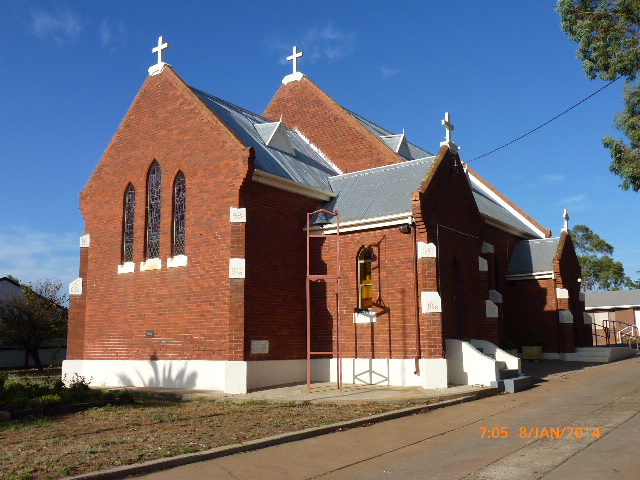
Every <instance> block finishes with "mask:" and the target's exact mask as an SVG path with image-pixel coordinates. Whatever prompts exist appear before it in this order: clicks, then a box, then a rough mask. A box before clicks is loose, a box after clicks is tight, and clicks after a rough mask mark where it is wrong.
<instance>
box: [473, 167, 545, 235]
mask: <svg viewBox="0 0 640 480" xmlns="http://www.w3.org/2000/svg"><path fill="white" fill-rule="evenodd" d="M467 177H468V178H469V179H470V180H471V181H472V182H473V183H474V184H475V185H476V186H477V187H478V188H479V189H480V190H482V191H483V193H484V194H485V195H487V196H489V197H490V198H491V199H492V200H493V201H494V202H496V203H498V204H499V205H501V206H502V207H504V208H505V209H507V210H508V211H509V213H511V214H512V215H514V216H515V217H517V218H518V219H519V220H520V221H521V222H522V223H524V224H525V225H526V226H528V227H529V228H530V229H531V230H533V231H534V232H537V233H538V234H539V235H540V238H545V237H546V235H545V232H543V231H542V230H540V229H539V228H538V227H536V226H535V225H534V224H533V223H531V222H530V221H529V220H527V219H526V218H525V217H524V215H522V214H521V213H520V212H518V211H517V210H516V209H515V208H513V207H512V206H511V205H509V204H508V203H507V202H505V201H504V200H503V199H502V198H500V196H498V195H497V194H496V193H495V192H494V191H493V190H491V189H490V188H489V187H487V186H486V185H485V184H484V183H482V182H481V181H480V180H478V179H477V178H476V177H474V176H473V174H471V173H469V172H467ZM483 216H484V215H483ZM485 218H487V219H489V218H490V217H485ZM491 220H494V221H495V222H496V223H497V224H501V225H504V224H502V222H498V221H497V220H495V219H491ZM495 226H498V225H495ZM507 227H508V228H511V229H513V230H518V229H516V228H514V227H511V226H510V225H509V226H507ZM502 229H504V226H503V227H502ZM521 233H526V234H527V236H530V235H531V234H530V233H529V232H521Z"/></svg>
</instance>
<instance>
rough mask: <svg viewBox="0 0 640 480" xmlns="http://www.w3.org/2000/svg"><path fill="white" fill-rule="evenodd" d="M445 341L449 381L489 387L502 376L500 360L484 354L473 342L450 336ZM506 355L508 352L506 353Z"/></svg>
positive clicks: (455, 383) (456, 383)
mask: <svg viewBox="0 0 640 480" xmlns="http://www.w3.org/2000/svg"><path fill="white" fill-rule="evenodd" d="M445 343H446V349H447V375H448V380H449V383H451V384H453V385H484V386H487V387H488V386H490V385H491V382H495V381H496V380H498V379H499V378H500V365H499V364H498V362H497V361H496V360H494V359H493V358H489V357H487V356H486V355H484V354H482V353H481V352H480V351H478V350H477V349H476V347H474V346H473V345H471V343H469V342H464V341H462V340H455V339H450V338H448V339H446V340H445ZM486 343H489V342H486ZM488 353H489V352H488ZM505 355H507V354H506V353H505Z"/></svg>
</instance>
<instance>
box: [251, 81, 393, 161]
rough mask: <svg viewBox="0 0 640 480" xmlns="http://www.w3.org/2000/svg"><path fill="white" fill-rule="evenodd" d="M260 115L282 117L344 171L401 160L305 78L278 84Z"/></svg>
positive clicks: (289, 125) (276, 118) (273, 118)
mask: <svg viewBox="0 0 640 480" xmlns="http://www.w3.org/2000/svg"><path fill="white" fill-rule="evenodd" d="M263 115H264V116H265V117H267V118H270V119H272V120H273V121H276V120H279V119H280V116H282V119H283V121H284V123H285V124H286V125H287V127H288V128H291V129H294V130H299V131H300V132H301V133H302V134H303V135H304V136H305V137H307V138H309V139H310V140H311V142H313V143H314V144H315V145H316V146H317V147H318V148H320V150H322V152H323V153H324V154H325V155H327V156H328V157H329V159H330V160H331V161H332V162H333V163H335V164H336V165H337V166H338V167H339V168H340V169H341V170H342V171H343V172H344V173H349V172H355V171H358V170H365V169H367V168H373V167H381V166H384V165H391V164H394V163H399V162H402V161H403V160H402V158H401V157H399V156H398V155H396V154H395V153H394V152H393V151H392V150H391V149H390V148H389V147H387V146H386V145H385V144H384V143H383V142H382V140H380V139H379V138H376V137H375V136H374V135H372V134H371V133H370V132H369V131H368V130H367V129H366V128H365V127H363V126H362V125H361V124H360V122H358V121H357V120H356V119H355V118H353V117H352V116H351V115H350V114H349V112H347V111H346V110H345V109H344V108H342V107H341V106H340V105H338V104H337V103H336V102H335V101H334V100H333V99H331V98H330V97H329V96H328V95H327V94H326V93H324V92H323V91H322V90H320V88H318V87H317V86H316V85H315V84H314V83H313V82H312V81H311V80H309V79H308V78H307V77H303V78H302V79H301V80H300V81H294V82H290V83H287V84H286V85H282V86H281V87H280V89H279V90H278V91H277V92H276V94H275V96H274V97H273V99H272V100H271V103H269V105H268V106H267V108H266V110H265V111H264V114H263Z"/></svg>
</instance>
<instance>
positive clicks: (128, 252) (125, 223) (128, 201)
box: [122, 184, 136, 263]
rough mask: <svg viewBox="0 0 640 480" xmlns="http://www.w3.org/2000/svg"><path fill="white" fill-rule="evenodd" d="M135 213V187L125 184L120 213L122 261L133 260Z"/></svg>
mask: <svg viewBox="0 0 640 480" xmlns="http://www.w3.org/2000/svg"><path fill="white" fill-rule="evenodd" d="M135 215H136V189H135V188H133V185H131V184H129V185H127V188H126V189H125V191H124V201H123V213H122V263H125V262H133V224H134V220H135Z"/></svg>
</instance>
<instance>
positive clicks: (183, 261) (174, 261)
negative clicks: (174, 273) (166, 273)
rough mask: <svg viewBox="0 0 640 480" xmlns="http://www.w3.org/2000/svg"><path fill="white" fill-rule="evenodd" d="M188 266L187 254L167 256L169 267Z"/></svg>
mask: <svg viewBox="0 0 640 480" xmlns="http://www.w3.org/2000/svg"><path fill="white" fill-rule="evenodd" d="M186 266H187V256H186V255H176V256H175V257H173V258H167V268H175V267H186Z"/></svg>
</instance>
